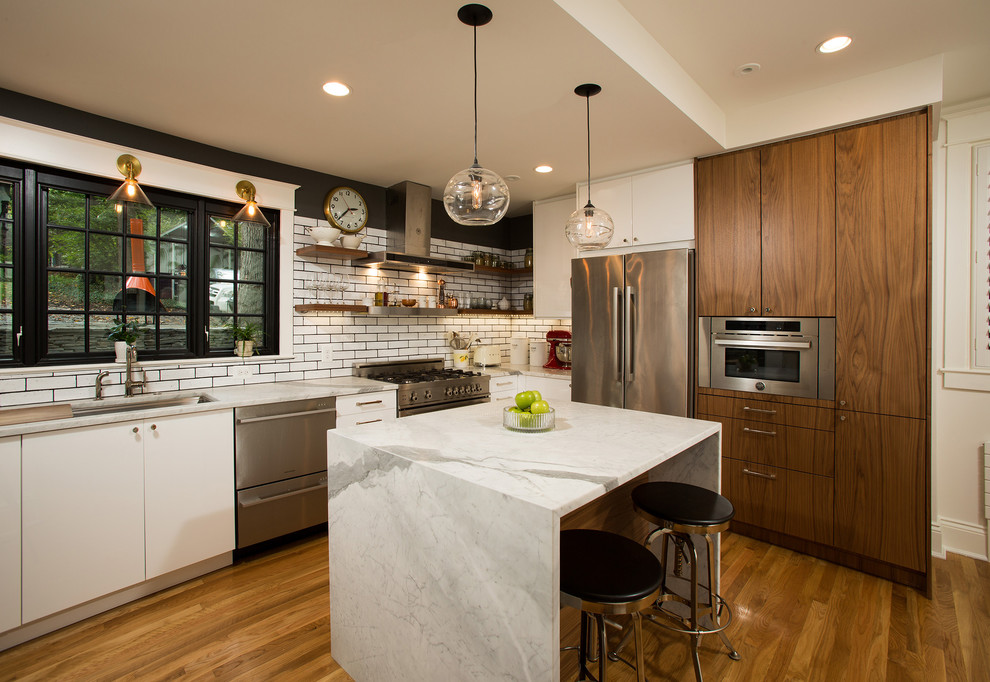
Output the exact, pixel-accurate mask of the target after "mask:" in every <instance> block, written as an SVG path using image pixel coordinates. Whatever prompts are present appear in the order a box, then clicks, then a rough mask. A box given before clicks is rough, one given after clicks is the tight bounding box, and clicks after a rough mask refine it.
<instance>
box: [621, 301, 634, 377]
mask: <svg viewBox="0 0 990 682" xmlns="http://www.w3.org/2000/svg"><path fill="white" fill-rule="evenodd" d="M635 297H636V294H635V292H634V291H633V288H632V287H626V306H625V311H624V312H625V318H626V319H625V322H626V328H625V349H624V351H623V352H624V354H625V356H626V381H631V380H632V378H633V370H634V369H635V367H634V366H633V352H634V348H633V308H634V306H635V305H636V301H635Z"/></svg>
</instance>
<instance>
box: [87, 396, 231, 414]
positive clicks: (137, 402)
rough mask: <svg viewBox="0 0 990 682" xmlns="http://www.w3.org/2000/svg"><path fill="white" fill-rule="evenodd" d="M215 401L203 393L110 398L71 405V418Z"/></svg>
mask: <svg viewBox="0 0 990 682" xmlns="http://www.w3.org/2000/svg"><path fill="white" fill-rule="evenodd" d="M215 400H216V398H213V397H212V396H208V395H206V394H205V393H195V394H192V395H168V394H152V395H139V396H134V397H133V398H110V399H106V400H90V401H89V402H83V403H73V404H72V416H73V417H91V416H93V415H96V414H113V413H115V412H136V411H138V410H154V409H158V408H162V407H181V406H183V405H198V404H200V403H212V402H214V401H215Z"/></svg>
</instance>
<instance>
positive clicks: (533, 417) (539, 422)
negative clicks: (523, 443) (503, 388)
mask: <svg viewBox="0 0 990 682" xmlns="http://www.w3.org/2000/svg"><path fill="white" fill-rule="evenodd" d="M514 402H515V405H511V406H509V407H506V408H505V409H504V410H502V426H504V427H505V428H507V429H509V430H510V431H521V432H525V433H540V432H542V431H552V430H553V426H554V410H553V408H552V407H550V404H549V403H548V402H547V401H546V400H544V399H543V396H542V395H540V392H539V391H520V392H519V393H516V397H515V401H514Z"/></svg>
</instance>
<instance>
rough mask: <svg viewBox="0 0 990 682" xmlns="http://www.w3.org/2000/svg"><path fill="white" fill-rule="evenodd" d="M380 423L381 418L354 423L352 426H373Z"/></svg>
mask: <svg viewBox="0 0 990 682" xmlns="http://www.w3.org/2000/svg"><path fill="white" fill-rule="evenodd" d="M380 421H381V418H378V419H369V420H368V421H366V422H354V425H355V426H360V425H361V424H374V423H375V422H380Z"/></svg>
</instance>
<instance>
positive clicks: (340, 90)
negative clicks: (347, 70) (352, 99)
mask: <svg viewBox="0 0 990 682" xmlns="http://www.w3.org/2000/svg"><path fill="white" fill-rule="evenodd" d="M323 92H325V93H327V94H328V95H333V96H334V97H343V96H344V95H349V94H351V89H350V88H349V87H347V86H346V85H344V84H343V83H338V82H337V81H330V82H329V83H324V84H323Z"/></svg>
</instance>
